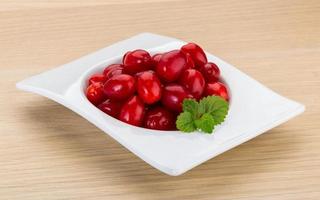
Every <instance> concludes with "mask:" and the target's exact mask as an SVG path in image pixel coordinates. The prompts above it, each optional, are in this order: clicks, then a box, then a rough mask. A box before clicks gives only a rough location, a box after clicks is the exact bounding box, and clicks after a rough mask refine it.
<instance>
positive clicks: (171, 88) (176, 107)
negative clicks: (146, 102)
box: [161, 84, 191, 112]
mask: <svg viewBox="0 0 320 200" xmlns="http://www.w3.org/2000/svg"><path fill="white" fill-rule="evenodd" d="M190 97H191V96H190V95H189V94H188V92H187V91H186V89H184V87H182V86H181V85H178V84H169V85H167V86H165V87H164V88H163V93H162V98H161V102H162V104H163V105H164V106H165V107H167V108H168V109H170V110H172V111H176V112H181V111H182V102H183V100H184V99H185V98H190Z"/></svg>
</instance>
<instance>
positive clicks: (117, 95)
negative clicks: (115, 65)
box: [104, 74, 135, 100]
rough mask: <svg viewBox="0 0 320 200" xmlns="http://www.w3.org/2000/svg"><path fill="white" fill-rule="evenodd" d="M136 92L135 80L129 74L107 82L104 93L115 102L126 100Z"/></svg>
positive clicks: (115, 77)
mask: <svg viewBox="0 0 320 200" xmlns="http://www.w3.org/2000/svg"><path fill="white" fill-rule="evenodd" d="M134 92H135V79H134V78H133V77H132V76H130V75H127V74H120V75H117V76H114V77H112V78H110V79H109V80H107V82H106V83H105V84H104V93H105V94H106V96H107V97H108V98H110V99H113V100H124V99H127V98H129V97H130V96H131V95H133V93H134Z"/></svg>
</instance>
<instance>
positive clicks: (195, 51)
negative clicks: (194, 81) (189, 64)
mask: <svg viewBox="0 0 320 200" xmlns="http://www.w3.org/2000/svg"><path fill="white" fill-rule="evenodd" d="M181 51H182V52H184V53H188V54H190V55H191V57H192V59H193V61H194V63H195V64H196V66H197V67H200V66H202V65H204V64H205V63H207V56H206V54H205V53H204V51H203V50H202V48H201V47H200V46H198V45H197V44H195V43H188V44H186V45H183V46H182V47H181Z"/></svg>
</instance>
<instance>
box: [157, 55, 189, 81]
mask: <svg viewBox="0 0 320 200" xmlns="http://www.w3.org/2000/svg"><path fill="white" fill-rule="evenodd" d="M187 68H188V66H187V59H186V56H185V55H184V54H183V53H182V52H181V51H179V50H173V51H169V52H167V53H164V54H163V55H162V57H161V59H160V61H159V63H158V65H157V66H156V72H157V74H158V76H159V77H160V78H161V79H163V80H164V81H166V82H173V81H175V80H177V79H178V78H179V76H180V75H181V73H182V72H183V71H184V70H185V69H187Z"/></svg>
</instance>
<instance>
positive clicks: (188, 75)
mask: <svg viewBox="0 0 320 200" xmlns="http://www.w3.org/2000/svg"><path fill="white" fill-rule="evenodd" d="M180 84H181V85H183V86H184V87H185V88H186V89H187V90H188V91H189V92H190V94H192V95H193V96H194V98H196V99H200V98H201V95H202V92H203V90H204V87H205V85H206V82H205V80H204V78H203V76H202V74H201V73H200V72H199V71H198V70H196V69H187V70H186V71H184V72H183V73H182V75H181V77H180Z"/></svg>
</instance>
